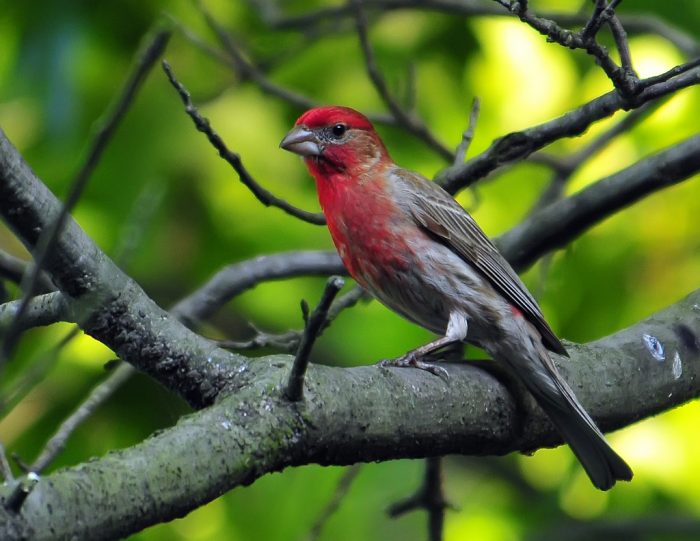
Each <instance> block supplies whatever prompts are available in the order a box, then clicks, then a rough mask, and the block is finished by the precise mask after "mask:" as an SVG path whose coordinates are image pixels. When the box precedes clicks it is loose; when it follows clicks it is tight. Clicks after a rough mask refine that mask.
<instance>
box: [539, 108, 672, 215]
mask: <svg viewBox="0 0 700 541" xmlns="http://www.w3.org/2000/svg"><path fill="white" fill-rule="evenodd" d="M659 105H660V102H653V103H648V104H646V105H643V106H642V107H640V108H639V109H635V110H634V111H631V112H630V113H628V114H627V115H626V116H625V117H624V118H623V119H622V120H621V121H620V122H617V123H616V124H615V125H614V126H612V127H611V128H610V129H609V130H606V131H605V132H603V133H602V134H601V135H599V136H598V137H596V138H595V139H594V140H593V141H591V142H590V143H589V144H588V145H586V146H584V147H583V148H582V149H580V150H579V151H578V152H575V153H574V154H572V155H571V156H568V157H566V158H559V157H556V156H550V155H548V154H547V155H545V154H543V153H536V154H533V155H532V156H530V160H531V161H538V162H540V163H544V164H546V165H548V166H550V167H551V168H552V169H554V175H553V176H552V179H551V180H550V182H549V185H548V186H547V188H546V189H545V190H544V191H543V192H542V195H541V196H540V198H539V200H538V201H537V203H535V205H534V207H533V209H532V211H531V212H537V211H539V210H540V209H542V208H544V207H546V206H547V205H549V204H550V203H552V202H554V201H556V200H557V199H559V198H560V197H561V195H562V194H563V193H564V188H565V186H566V183H567V182H568V181H569V179H570V178H571V176H572V175H573V174H574V173H575V172H576V171H577V170H578V169H579V168H580V167H581V166H582V165H583V164H584V163H586V162H587V161H588V160H590V159H591V158H592V157H593V156H595V155H596V154H597V153H598V152H600V151H601V150H603V149H604V148H605V147H607V146H608V145H609V144H610V143H611V142H612V141H614V140H615V139H616V138H617V137H618V136H620V135H622V134H623V133H626V132H628V131H629V130H630V129H631V128H632V127H633V126H635V125H636V124H638V123H639V122H641V121H642V120H643V119H645V118H647V117H648V116H649V114H651V112H652V111H655V110H656V109H657V108H658V106H659Z"/></svg>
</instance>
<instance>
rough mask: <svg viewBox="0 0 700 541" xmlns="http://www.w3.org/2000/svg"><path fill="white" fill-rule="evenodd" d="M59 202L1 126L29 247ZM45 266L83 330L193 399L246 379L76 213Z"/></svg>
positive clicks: (5, 184)
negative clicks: (103, 246) (92, 235)
mask: <svg viewBox="0 0 700 541" xmlns="http://www.w3.org/2000/svg"><path fill="white" fill-rule="evenodd" d="M61 208H62V204H61V203H60V201H58V200H57V199H56V197H55V196H54V195H53V194H52V193H51V192H50V191H49V190H48V188H47V187H46V186H45V185H44V184H43V183H42V182H41V181H40V180H39V179H38V178H37V177H36V176H35V174H34V172H33V171H32V170H31V168H30V167H29V166H28V165H27V163H26V162H25V161H24V160H23V159H22V157H21V155H20V154H19V152H17V149H15V148H14V147H13V146H12V144H11V143H10V142H9V141H8V139H7V137H6V136H5V134H4V132H2V130H0V216H2V217H3V218H4V220H5V222H6V223H7V224H8V225H9V226H10V228H12V229H13V230H14V231H15V234H16V235H17V236H18V237H19V238H20V239H21V240H22V242H23V243H24V244H25V246H27V248H28V249H30V250H31V249H32V248H33V247H34V246H35V245H36V243H37V241H38V239H39V237H40V235H41V234H42V233H43V232H44V231H45V230H46V228H47V227H50V226H51V224H53V223H54V221H55V218H56V216H58V214H59V213H60V212H61ZM45 268H46V270H47V271H48V272H49V273H51V275H52V277H53V279H54V281H55V283H56V284H57V286H58V287H59V289H60V290H61V291H62V293H63V295H64V297H65V300H66V302H67V303H68V305H69V308H70V310H71V313H72V314H73V319H75V321H76V322H79V323H80V324H81V327H82V328H83V330H85V332H87V333H88V334H90V335H92V336H93V337H95V338H96V339H97V340H99V341H100V342H103V343H104V344H106V345H107V346H109V347H110V348H111V349H112V350H113V351H114V352H115V353H117V355H118V356H119V357H120V358H122V359H124V360H126V361H128V362H130V363H131V364H133V365H134V366H135V367H136V368H138V369H139V370H142V371H144V372H146V373H147V374H149V375H151V376H153V377H154V378H155V379H156V380H158V381H160V382H161V383H163V384H164V385H165V386H166V387H169V388H170V389H172V390H174V391H175V392H177V393H178V394H180V395H181V396H183V398H185V399H186V400H188V401H189V402H190V403H191V404H193V405H199V406H201V405H203V404H208V403H211V402H212V401H213V400H214V398H215V397H216V395H217V394H218V392H219V391H220V390H221V388H223V387H224V386H226V385H228V384H230V383H231V381H232V380H244V379H245V378H244V377H243V376H244V373H245V371H246V366H247V360H246V359H244V358H243V357H240V356H236V355H232V354H230V353H228V352H225V351H223V350H221V349H219V348H217V347H216V346H215V344H213V343H212V342H210V341H209V340H206V339H205V338H202V337H201V336H198V335H196V334H194V333H192V332H191V331H189V330H188V329H187V328H186V327H184V326H183V325H182V324H181V323H179V322H178V321H177V320H176V319H175V318H173V317H172V316H171V315H170V314H168V313H167V312H165V311H164V310H162V309H161V308H160V307H158V306H157V305H156V304H155V303H154V302H153V301H152V300H151V299H150V298H149V297H148V296H147V295H146V294H145V293H144V292H143V290H142V289H141V288H140V287H139V286H138V285H137V284H136V283H135V282H134V281H133V280H132V279H130V278H129V277H128V276H126V275H125V274H124V273H123V272H122V271H121V270H119V269H118V268H117V266H116V265H115V264H114V263H113V262H112V261H111V260H110V259H109V258H108V257H107V256H106V255H105V254H104V253H103V252H102V251H101V250H100V249H99V248H98V247H97V246H96V245H95V243H94V242H93V241H92V240H91V239H89V238H88V237H87V235H85V233H84V232H83V230H82V229H80V227H79V226H78V224H76V223H75V221H74V220H73V219H72V218H70V217H68V218H67V220H66V225H65V227H64V228H63V230H62V232H61V235H60V236H59V237H58V239H57V240H56V247H55V249H54V250H52V253H51V254H50V257H48V259H47V261H46V266H45ZM0 537H1V536H0Z"/></svg>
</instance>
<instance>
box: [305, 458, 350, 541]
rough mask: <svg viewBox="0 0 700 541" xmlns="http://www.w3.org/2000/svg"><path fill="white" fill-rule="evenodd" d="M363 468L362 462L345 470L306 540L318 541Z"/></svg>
mask: <svg viewBox="0 0 700 541" xmlns="http://www.w3.org/2000/svg"><path fill="white" fill-rule="evenodd" d="M361 469H362V465H361V464H353V465H352V466H350V467H348V468H347V469H346V470H345V471H344V472H343V475H342V476H341V477H340V481H338V485H337V486H336V487H335V491H334V492H333V496H332V497H331V499H330V500H329V501H328V503H327V504H326V506H325V507H324V508H323V509H322V510H321V513H320V514H319V515H318V518H317V519H316V522H314V525H313V526H312V527H311V530H309V535H307V536H306V538H305V539H306V541H316V540H317V539H319V537H320V536H321V533H322V532H323V528H324V527H325V526H326V524H327V523H328V521H329V520H330V519H331V517H332V516H333V515H334V514H335V512H336V511H337V510H338V508H339V507H340V504H341V503H342V501H343V498H345V496H346V495H347V493H348V491H349V490H350V487H351V486H352V482H353V481H354V480H355V478H356V477H357V474H358V473H360V471H361Z"/></svg>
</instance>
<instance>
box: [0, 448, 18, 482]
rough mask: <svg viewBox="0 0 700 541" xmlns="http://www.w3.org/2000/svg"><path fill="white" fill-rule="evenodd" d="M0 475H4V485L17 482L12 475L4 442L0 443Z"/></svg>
mask: <svg viewBox="0 0 700 541" xmlns="http://www.w3.org/2000/svg"><path fill="white" fill-rule="evenodd" d="M0 475H2V481H3V483H11V482H12V481H14V480H15V476H14V475H13V474H12V468H11V467H10V463H9V461H8V460H7V454H6V453H5V446H4V445H3V444H2V442H0Z"/></svg>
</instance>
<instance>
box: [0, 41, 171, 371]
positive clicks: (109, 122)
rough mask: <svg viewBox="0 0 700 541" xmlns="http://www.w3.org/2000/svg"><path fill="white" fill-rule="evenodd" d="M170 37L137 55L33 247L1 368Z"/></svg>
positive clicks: (1, 347)
mask: <svg viewBox="0 0 700 541" xmlns="http://www.w3.org/2000/svg"><path fill="white" fill-rule="evenodd" d="M170 34H171V33H170V31H169V30H159V31H158V32H156V33H155V34H154V35H153V36H149V39H148V41H147V42H146V44H145V45H144V46H143V48H142V50H139V52H138V53H137V59H136V63H135V66H134V69H133V71H132V73H130V75H129V78H128V79H127V81H126V82H125V84H124V87H123V88H122V91H121V92H120V93H119V94H118V97H117V100H116V101H115V103H114V104H113V105H112V106H110V108H109V109H108V111H107V113H106V114H105V116H104V118H102V119H100V121H99V123H98V125H97V130H96V132H95V136H94V138H93V140H92V141H91V143H90V148H89V150H88V152H87V154H86V157H85V161H84V162H83V164H82V165H81V167H80V169H79V170H78V173H77V174H76V176H75V179H74V181H73V183H72V184H71V186H70V189H69V191H68V195H67V196H66V200H65V202H64V203H63V205H62V206H61V207H60V210H59V212H58V213H56V214H55V215H54V216H53V222H52V223H51V224H50V227H45V228H44V229H43V230H42V236H41V237H39V239H38V241H37V242H36V244H35V245H34V246H33V250H32V253H33V255H34V265H33V266H31V267H30V272H29V273H28V274H27V275H26V279H25V280H23V283H22V289H23V296H22V300H21V302H20V304H19V307H18V309H17V311H16V315H15V320H14V322H13V323H12V325H11V326H10V328H9V329H8V330H7V331H6V332H5V333H4V341H3V342H2V343H0V364H2V361H3V360H4V357H5V356H9V355H10V354H11V352H12V348H13V346H14V342H15V339H16V338H17V336H18V333H19V332H20V330H21V329H22V317H23V315H24V312H25V311H26V310H27V308H28V307H29V302H30V299H31V298H32V296H33V295H34V293H35V292H36V287H37V284H38V283H39V280H40V278H41V273H42V271H43V270H44V268H46V262H47V260H48V259H50V258H51V256H52V255H53V254H52V250H54V249H55V247H56V245H57V243H56V239H57V238H58V236H59V235H60V234H61V231H62V230H63V228H64V227H65V224H66V222H67V221H68V217H69V216H70V213H71V211H72V210H73V207H75V205H76V204H77V202H78V200H79V199H80V197H81V196H82V193H83V191H84V190H85V187H86V186H87V183H88V180H89V179H90V176H91V175H92V172H93V171H94V170H95V168H96V167H97V164H98V163H99V161H100V158H101V157H102V154H103V152H104V150H105V149H106V148H107V145H108V143H109V141H110V140H111V139H112V136H113V135H114V133H115V132H116V130H117V127H118V126H119V124H120V123H121V121H122V119H123V118H124V116H125V115H126V112H127V111H128V109H129V106H130V105H131V103H132V102H133V101H134V98H135V97H136V94H137V93H138V91H139V89H140V88H141V85H142V84H143V82H144V81H145V80H146V76H147V75H148V73H149V72H150V71H151V67H152V66H153V65H154V64H155V62H156V61H157V60H158V58H159V57H160V55H161V54H162V52H163V51H164V50H165V47H166V46H167V44H168V40H169V39H170Z"/></svg>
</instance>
